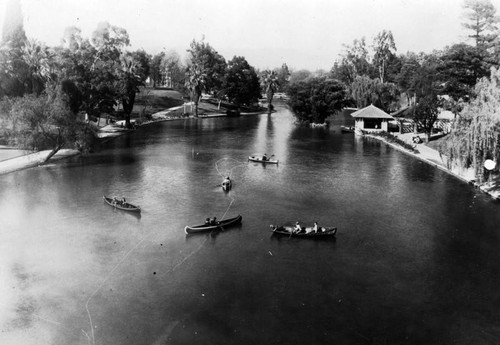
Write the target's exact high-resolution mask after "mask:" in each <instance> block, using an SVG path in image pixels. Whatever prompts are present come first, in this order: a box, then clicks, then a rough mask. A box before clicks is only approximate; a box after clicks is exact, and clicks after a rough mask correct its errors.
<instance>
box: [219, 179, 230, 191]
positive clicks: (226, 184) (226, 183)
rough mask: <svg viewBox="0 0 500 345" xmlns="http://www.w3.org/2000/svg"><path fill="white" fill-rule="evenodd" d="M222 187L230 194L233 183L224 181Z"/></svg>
mask: <svg viewBox="0 0 500 345" xmlns="http://www.w3.org/2000/svg"><path fill="white" fill-rule="evenodd" d="M221 186H222V189H223V190H224V191H226V192H228V191H229V190H230V189H231V188H232V187H233V183H232V182H231V180H224V181H222V184H221Z"/></svg>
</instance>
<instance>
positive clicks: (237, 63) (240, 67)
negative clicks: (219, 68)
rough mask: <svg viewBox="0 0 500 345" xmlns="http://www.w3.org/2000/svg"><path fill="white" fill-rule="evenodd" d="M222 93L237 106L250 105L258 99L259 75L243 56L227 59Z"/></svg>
mask: <svg viewBox="0 0 500 345" xmlns="http://www.w3.org/2000/svg"><path fill="white" fill-rule="evenodd" d="M224 93H225V95H226V96H227V98H228V99H229V101H230V102H233V103H235V104H236V105H237V106H239V105H252V104H253V103H256V102H257V101H258V99H259V97H260V94H261V92H260V82H259V77H258V76H257V73H256V72H255V69H254V68H253V67H252V66H250V65H249V64H248V62H247V60H246V59H245V58H244V57H242V56H235V57H233V59H232V60H231V61H229V63H228V67H227V73H226V77H225V78H224Z"/></svg>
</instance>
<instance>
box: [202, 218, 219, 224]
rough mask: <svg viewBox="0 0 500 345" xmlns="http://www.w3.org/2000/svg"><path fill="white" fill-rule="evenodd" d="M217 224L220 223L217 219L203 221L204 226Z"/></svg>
mask: <svg viewBox="0 0 500 345" xmlns="http://www.w3.org/2000/svg"><path fill="white" fill-rule="evenodd" d="M219 223H220V222H219V221H218V220H217V217H213V218H207V219H205V225H207V226H212V225H218V224H219Z"/></svg>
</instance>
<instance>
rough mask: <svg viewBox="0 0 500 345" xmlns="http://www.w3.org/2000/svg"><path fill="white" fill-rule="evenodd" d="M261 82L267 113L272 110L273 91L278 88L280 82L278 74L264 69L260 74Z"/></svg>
mask: <svg viewBox="0 0 500 345" xmlns="http://www.w3.org/2000/svg"><path fill="white" fill-rule="evenodd" d="M262 84H263V86H264V90H265V92H266V97H267V110H268V112H269V114H271V111H272V110H273V104H272V103H273V97H274V93H275V92H276V91H277V90H278V88H279V86H280V84H279V82H278V75H277V73H276V72H275V71H270V70H266V71H264V74H263V75H262Z"/></svg>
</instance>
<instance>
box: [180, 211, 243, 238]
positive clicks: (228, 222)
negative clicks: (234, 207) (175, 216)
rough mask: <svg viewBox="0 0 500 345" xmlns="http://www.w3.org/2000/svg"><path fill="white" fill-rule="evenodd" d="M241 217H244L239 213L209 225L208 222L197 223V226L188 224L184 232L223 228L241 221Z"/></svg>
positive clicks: (192, 232) (191, 232)
mask: <svg viewBox="0 0 500 345" xmlns="http://www.w3.org/2000/svg"><path fill="white" fill-rule="evenodd" d="M241 219H242V217H241V215H238V216H236V217H234V218H228V219H224V220H221V221H218V222H217V224H216V225H207V224H202V225H195V226H189V225H188V226H186V227H185V228H184V232H185V233H186V234H194V233H197V232H204V231H213V230H221V229H223V228H226V227H229V226H233V225H237V224H239V223H241Z"/></svg>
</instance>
